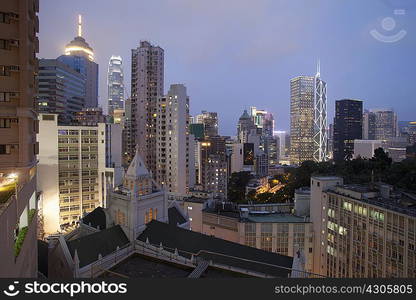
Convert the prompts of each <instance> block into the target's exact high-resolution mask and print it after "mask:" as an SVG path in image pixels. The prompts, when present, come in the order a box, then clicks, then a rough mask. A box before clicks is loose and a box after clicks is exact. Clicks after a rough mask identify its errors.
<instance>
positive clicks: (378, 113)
mask: <svg viewBox="0 0 416 300" xmlns="http://www.w3.org/2000/svg"><path fill="white" fill-rule="evenodd" d="M371 113H373V114H374V123H375V125H374V128H375V130H374V135H375V139H376V140H388V139H392V138H394V137H396V136H397V115H396V113H395V112H394V111H393V110H392V109H372V110H371Z"/></svg>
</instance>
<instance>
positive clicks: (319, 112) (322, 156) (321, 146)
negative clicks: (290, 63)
mask: <svg viewBox="0 0 416 300" xmlns="http://www.w3.org/2000/svg"><path fill="white" fill-rule="evenodd" d="M314 86H315V91H314V115H315V116H314V124H315V125H314V136H313V142H314V152H313V158H314V161H318V162H321V161H327V160H328V119H327V118H328V115H327V101H326V82H325V81H322V80H321V70H320V65H319V62H318V69H317V72H316V75H315V82H314Z"/></svg>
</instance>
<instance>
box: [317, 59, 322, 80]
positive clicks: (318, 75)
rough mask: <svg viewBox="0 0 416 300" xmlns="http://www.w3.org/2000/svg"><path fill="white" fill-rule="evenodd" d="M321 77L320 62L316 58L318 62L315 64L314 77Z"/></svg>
mask: <svg viewBox="0 0 416 300" xmlns="http://www.w3.org/2000/svg"><path fill="white" fill-rule="evenodd" d="M320 76H321V60H320V59H319V58H318V62H317V64H316V77H320Z"/></svg>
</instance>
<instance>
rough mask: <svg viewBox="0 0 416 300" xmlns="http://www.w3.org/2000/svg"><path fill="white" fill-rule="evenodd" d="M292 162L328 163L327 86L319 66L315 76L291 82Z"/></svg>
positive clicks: (302, 77)
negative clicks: (322, 78)
mask: <svg viewBox="0 0 416 300" xmlns="http://www.w3.org/2000/svg"><path fill="white" fill-rule="evenodd" d="M290 139H291V148H290V153H291V154H290V156H291V158H290V160H291V163H294V164H299V163H302V162H303V161H306V160H313V161H317V162H320V161H326V160H328V121H327V96H326V82H325V81H323V80H321V71H320V65H319V62H318V66H317V71H316V74H315V76H313V77H312V76H298V77H295V78H293V79H291V80H290Z"/></svg>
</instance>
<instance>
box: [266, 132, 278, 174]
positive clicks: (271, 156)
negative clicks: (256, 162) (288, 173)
mask: <svg viewBox="0 0 416 300" xmlns="http://www.w3.org/2000/svg"><path fill="white" fill-rule="evenodd" d="M264 144H265V145H264V149H265V152H266V153H267V157H268V163H269V167H272V166H276V165H277V164H279V138H278V137H276V136H266V137H265V138H264Z"/></svg>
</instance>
